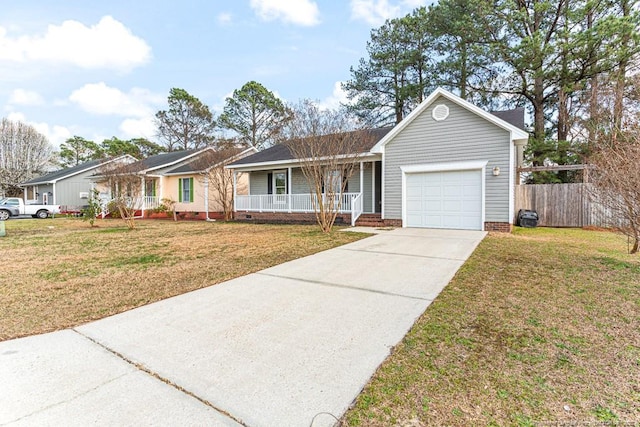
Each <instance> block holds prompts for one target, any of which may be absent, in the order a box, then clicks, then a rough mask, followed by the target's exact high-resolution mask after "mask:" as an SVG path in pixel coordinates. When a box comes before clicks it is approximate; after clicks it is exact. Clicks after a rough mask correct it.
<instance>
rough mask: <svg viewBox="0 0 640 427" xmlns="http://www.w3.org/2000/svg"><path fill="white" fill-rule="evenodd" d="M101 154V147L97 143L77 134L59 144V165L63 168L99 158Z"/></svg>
mask: <svg viewBox="0 0 640 427" xmlns="http://www.w3.org/2000/svg"><path fill="white" fill-rule="evenodd" d="M102 155H103V152H102V149H101V148H100V146H99V145H98V144H96V143H95V142H93V141H89V140H87V139H84V138H83V137H81V136H77V135H76V136H74V137H72V138H69V139H67V140H66V141H65V142H63V143H62V144H60V152H59V153H58V157H59V159H60V165H61V166H62V167H65V168H68V167H72V166H76V165H79V164H80V163H84V162H88V161H90V160H95V159H99V158H100V157H102Z"/></svg>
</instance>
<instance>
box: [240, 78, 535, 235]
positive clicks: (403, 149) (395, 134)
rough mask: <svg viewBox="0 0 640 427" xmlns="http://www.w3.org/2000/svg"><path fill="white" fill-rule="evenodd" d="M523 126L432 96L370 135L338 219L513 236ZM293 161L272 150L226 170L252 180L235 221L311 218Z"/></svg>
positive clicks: (440, 94) (516, 113)
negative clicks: (371, 217) (363, 217)
mask: <svg viewBox="0 0 640 427" xmlns="http://www.w3.org/2000/svg"><path fill="white" fill-rule="evenodd" d="M523 128H524V111H523V110H510V111H503V112H495V113H489V112H487V111H484V110H482V109H480V108H478V107H477V106H475V105H473V104H471V103H469V102H467V101H465V100H463V99H461V98H459V97H457V96H455V95H453V94H451V93H450V92H447V91H446V90H444V89H437V90H436V91H434V92H433V93H432V94H431V95H429V97H427V99H425V101H424V102H422V103H421V104H420V105H419V106H418V107H417V108H416V109H415V110H414V111H413V112H412V113H411V114H409V115H408V116H407V117H406V118H405V119H404V120H403V121H402V122H400V123H399V124H398V125H396V126H395V127H393V128H383V129H375V130H372V131H370V132H374V133H375V134H376V135H377V138H375V143H374V144H373V145H372V146H371V148H370V149H368V151H367V152H365V153H361V154H360V155H361V157H360V159H361V160H362V162H361V167H360V168H359V169H358V170H357V172H356V173H354V175H353V176H352V177H351V178H350V179H349V188H348V191H347V192H346V194H344V195H342V197H345V205H344V207H351V208H352V211H347V210H346V209H343V210H342V212H343V214H344V215H345V216H346V215H349V216H350V217H349V222H352V223H353V222H355V221H356V220H357V219H358V215H359V214H362V213H367V212H369V213H372V214H375V213H378V212H379V213H380V217H381V221H382V222H383V223H384V224H388V225H402V226H404V227H428V228H454V229H471V230H496V231H510V230H511V226H512V224H513V222H514V219H515V202H514V198H515V182H516V174H517V168H516V166H517V164H518V162H520V161H521V159H522V152H523V148H524V146H525V145H526V143H527V140H528V137H529V135H528V133H527V132H525V131H524V130H523ZM299 164H300V162H299V160H297V159H294V158H292V155H291V153H290V152H289V150H288V149H287V147H286V146H274V147H271V148H269V149H267V150H265V151H262V152H260V153H257V154H255V155H253V156H248V157H246V158H244V159H242V160H239V161H236V162H234V163H232V164H231V165H229V167H231V168H234V169H235V170H236V171H242V172H247V173H249V195H248V196H246V197H238V198H237V199H236V205H235V211H236V218H237V219H240V220H242V219H260V220H269V219H270V218H271V219H273V220H276V221H287V218H288V219H289V220H290V221H297V220H298V219H299V218H301V215H302V214H305V213H308V212H313V210H312V208H311V195H310V194H309V188H308V187H307V185H306V181H304V177H302V173H301V171H300V169H299ZM361 183H362V185H360V184H361ZM349 203H351V205H349ZM358 203H361V206H360V207H361V209H360V210H358V205H357V204H358ZM354 204H355V210H353V206H354Z"/></svg>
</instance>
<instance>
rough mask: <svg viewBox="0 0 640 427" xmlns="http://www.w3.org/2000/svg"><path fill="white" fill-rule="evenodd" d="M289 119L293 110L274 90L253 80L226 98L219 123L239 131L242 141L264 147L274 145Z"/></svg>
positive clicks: (239, 137) (257, 147) (259, 148)
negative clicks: (290, 109)
mask: <svg viewBox="0 0 640 427" xmlns="http://www.w3.org/2000/svg"><path fill="white" fill-rule="evenodd" d="M290 118H291V112H290V111H289V109H288V108H287V107H286V106H285V105H284V103H283V102H282V101H281V100H280V99H279V98H278V97H277V96H275V95H274V94H273V92H271V91H269V90H268V89H267V88H265V87H264V86H263V85H261V84H260V83H258V82H255V81H250V82H247V83H245V84H244V85H243V86H242V87H241V88H240V89H237V90H234V91H233V95H232V96H231V97H230V98H227V99H226V102H225V106H224V111H223V113H222V114H221V115H220V118H219V125H220V127H222V128H226V129H230V130H232V131H234V132H235V133H237V134H238V139H239V140H240V141H241V142H243V143H245V144H247V145H248V146H251V147H255V148H256V149H258V150H261V149H263V148H265V147H268V146H269V145H271V144H273V142H274V141H275V139H276V137H277V135H278V134H279V133H280V131H281V129H282V126H283V125H284V124H285V123H286V122H287V121H288V120H290Z"/></svg>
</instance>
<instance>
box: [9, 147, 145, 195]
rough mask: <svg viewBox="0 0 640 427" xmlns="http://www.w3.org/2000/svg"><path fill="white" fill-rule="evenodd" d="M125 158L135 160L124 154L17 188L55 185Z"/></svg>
mask: <svg viewBox="0 0 640 427" xmlns="http://www.w3.org/2000/svg"><path fill="white" fill-rule="evenodd" d="M127 157H130V158H132V159H133V160H134V161H135V160H136V158H135V157H133V156H132V155H130V154H124V155H122V156H120V157H116V158H114V159H111V160H107V161H106V162H102V163H100V164H99V165H95V166H91V167H89V168H86V169H82V170H80V171H76V172H74V173H71V174H69V175H65V176H62V177H60V178H56V179H53V180H51V181H38V182H32V183H29V184H26V185H18V187H29V186H32V185H42V184H55V183H57V182H58V181H62V180H63V179H67V178H71V177H72V176H76V175H80V174H81V173H85V172H88V171H90V170H92V169H97V168H99V167H102V166H104V165H106V164H109V163H112V162H115V161H116V160H119V159H124V158H127Z"/></svg>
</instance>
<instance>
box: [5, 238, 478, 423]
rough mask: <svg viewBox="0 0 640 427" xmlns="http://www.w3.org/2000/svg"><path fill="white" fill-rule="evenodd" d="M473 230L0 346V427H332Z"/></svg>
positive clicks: (322, 262)
mask: <svg viewBox="0 0 640 427" xmlns="http://www.w3.org/2000/svg"><path fill="white" fill-rule="evenodd" d="M484 235H485V233H484V232H470V231H453V230H426V229H396V230H393V231H386V232H383V233H381V234H378V235H376V236H373V237H370V238H367V239H364V240H361V241H358V242H355V243H351V244H348V245H345V246H342V247H340V248H336V249H331V250H328V251H325V252H321V253H319V254H316V255H312V256H309V257H306V258H301V259H298V260H295V261H291V262H287V263H285V264H282V265H279V266H276V267H272V268H269V269H266V270H263V271H260V272H258V273H255V274H250V275H248V276H244V277H241V278H238V279H234V280H231V281H228V282H225V283H221V284H219V285H216V286H212V287H209V288H206V289H202V290H198V291H194V292H191V293H188V294H184V295H181V296H178V297H175V298H170V299H167V300H164V301H160V302H158V303H155V304H151V305H148V306H144V307H141V308H138V309H135V310H131V311H129V312H126V313H122V314H119V315H116V316H112V317H109V318H106V319H103V320H100V321H97V322H93V323H90V324H87V325H83V326H80V327H77V328H75V329H74V330H67V331H60V332H55V333H51V334H46V335H41V336H34V337H28V338H23V339H18V340H12V341H5V342H0V381H1V382H2V387H0V425H5V424H8V425H12V426H13V425H86V424H97V425H176V424H177V425H219V426H236V425H247V426H309V425H313V426H330V425H333V423H334V422H335V420H336V418H339V417H340V416H341V415H342V414H343V413H344V411H345V410H346V409H347V408H348V407H349V405H350V404H351V403H352V401H353V399H354V398H355V397H356V396H357V395H358V394H359V392H360V390H361V389H362V387H363V386H364V385H365V384H366V383H367V381H368V380H369V378H370V377H371V375H372V374H373V373H374V372H375V370H376V368H377V367H378V366H379V364H380V363H381V362H382V361H383V360H384V359H385V358H386V357H387V356H388V354H389V352H390V349H391V348H392V347H393V346H395V345H396V344H397V343H398V342H399V341H400V340H401V339H402V337H403V336H404V335H405V334H406V332H407V331H408V330H409V328H410V327H411V325H412V324H413V323H414V321H415V320H416V318H417V317H418V316H420V314H421V313H422V312H423V311H424V310H425V309H426V308H427V306H428V305H429V304H430V303H431V301H432V300H433V299H434V298H435V297H436V296H437V295H438V293H439V292H440V291H441V290H442V289H443V288H444V286H446V284H447V283H448V282H449V280H450V279H451V278H452V277H453V275H454V274H455V272H456V271H457V270H458V268H459V267H460V266H461V265H462V263H463V262H464V261H465V260H466V259H467V257H468V256H469V255H470V254H471V253H472V252H473V250H474V249H475V247H476V246H477V244H478V243H479V242H480V241H481V240H482V238H483V237H484ZM314 417H315V420H314ZM334 417H336V418H334ZM312 420H314V421H313V424H312Z"/></svg>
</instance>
